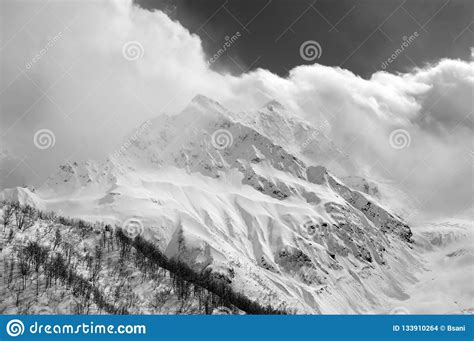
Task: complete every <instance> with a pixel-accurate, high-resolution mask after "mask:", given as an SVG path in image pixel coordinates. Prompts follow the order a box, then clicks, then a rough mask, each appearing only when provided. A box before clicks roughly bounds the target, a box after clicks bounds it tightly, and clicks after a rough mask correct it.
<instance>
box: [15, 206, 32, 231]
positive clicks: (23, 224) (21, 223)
mask: <svg viewBox="0 0 474 341" xmlns="http://www.w3.org/2000/svg"><path fill="white" fill-rule="evenodd" d="M36 213H37V212H36V210H35V208H34V207H32V206H30V205H25V206H23V207H21V206H19V207H18V208H16V209H15V220H16V226H17V227H18V229H19V230H26V229H28V228H30V227H31V226H33V225H34V224H35V221H36Z"/></svg>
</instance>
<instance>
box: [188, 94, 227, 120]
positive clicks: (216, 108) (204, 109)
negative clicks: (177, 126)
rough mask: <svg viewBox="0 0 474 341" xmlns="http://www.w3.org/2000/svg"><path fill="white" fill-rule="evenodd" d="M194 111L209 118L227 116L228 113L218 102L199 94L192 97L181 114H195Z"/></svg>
mask: <svg viewBox="0 0 474 341" xmlns="http://www.w3.org/2000/svg"><path fill="white" fill-rule="evenodd" d="M196 109H197V110H198V111H199V112H201V113H203V114H206V115H211V116H214V115H215V114H227V113H228V112H229V111H228V110H227V109H226V108H225V107H224V106H222V105H221V104H220V103H219V102H217V101H215V100H213V99H211V98H209V97H206V96H204V95H201V94H198V95H196V96H194V98H193V99H192V100H191V103H190V104H189V105H188V107H187V108H185V110H184V111H183V113H186V112H188V111H191V112H195V110H196Z"/></svg>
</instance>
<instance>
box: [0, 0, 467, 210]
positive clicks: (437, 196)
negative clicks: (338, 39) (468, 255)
mask: <svg viewBox="0 0 474 341" xmlns="http://www.w3.org/2000/svg"><path fill="white" fill-rule="evenodd" d="M3 6H4V11H3V12H2V22H3V27H5V29H4V31H5V32H4V34H3V36H2V42H1V46H2V47H3V49H2V80H1V90H0V91H2V92H1V94H0V97H1V98H0V101H1V103H2V106H1V109H0V110H1V112H0V114H1V120H0V134H1V142H2V146H5V147H4V148H6V149H8V152H9V154H10V155H11V156H12V158H13V159H15V160H13V161H10V162H8V159H7V158H5V159H4V161H3V162H2V163H3V166H2V168H3V172H4V173H3V175H2V177H3V183H0V185H2V186H4V187H5V186H11V185H18V184H20V183H19V182H24V183H35V184H39V183H41V182H42V181H44V179H45V177H47V176H48V175H49V174H51V172H52V171H53V170H54V169H56V167H57V165H58V164H59V163H61V162H63V161H64V159H70V160H73V159H84V158H97V157H102V156H103V155H104V154H106V153H109V152H111V151H112V150H113V148H115V147H116V146H117V144H119V143H120V141H121V139H122V138H123V136H124V135H125V134H126V133H127V132H129V131H130V130H131V129H133V128H134V127H137V126H139V125H140V124H141V123H142V122H143V121H144V120H146V119H148V118H151V117H154V116H157V115H160V114H162V113H168V114H173V113H176V112H179V111H180V110H181V109H182V108H183V107H184V106H185V105H186V104H187V103H188V102H189V101H190V100H191V98H192V97H193V96H194V95H196V94H197V93H201V94H204V95H206V96H209V97H211V98H214V99H216V100H218V101H220V102H221V103H223V104H224V105H225V106H227V107H229V108H230V109H233V110H247V109H250V108H256V107H259V106H261V105H263V104H264V103H265V102H267V101H268V100H269V99H271V98H274V99H277V100H278V101H280V102H282V103H283V104H285V106H287V108H289V109H290V111H291V112H293V113H294V114H295V115H299V116H302V117H304V118H306V119H308V120H310V121H313V122H314V123H316V124H321V122H323V121H324V122H328V123H329V125H328V131H327V133H328V134H329V136H330V137H331V138H332V139H333V140H334V141H335V142H336V143H337V144H338V145H339V146H340V148H341V149H343V150H345V151H346V152H347V153H348V154H350V155H351V156H352V157H353V158H355V159H356V160H357V161H359V163H360V164H361V165H362V168H361V170H360V174H359V175H370V176H372V177H380V178H384V179H388V180H390V181H391V182H392V183H393V185H394V186H398V187H400V188H401V189H403V190H405V191H406V192H407V193H408V194H409V195H410V197H411V198H413V200H414V201H416V202H417V203H418V205H419V206H420V207H422V208H423V209H424V210H425V211H427V212H431V213H437V214H443V215H444V214H451V215H452V214H455V213H459V212H461V213H462V212H464V211H465V210H466V209H468V208H470V207H471V206H472V183H473V182H472V180H473V178H472V136H473V135H472V133H473V131H472V130H473V128H472V118H473V106H472V98H473V86H474V67H473V66H474V65H473V62H472V61H471V62H466V61H461V60H441V61H439V62H437V63H435V64H431V65H425V66H423V67H421V68H416V69H414V70H412V71H411V72H410V73H405V74H390V73H386V72H377V73H374V74H373V75H372V77H371V78H370V79H368V80H366V79H362V78H360V77H358V76H357V75H355V74H353V73H352V72H350V71H348V70H345V69H341V68H337V67H327V66H323V65H319V64H314V65H306V66H299V67H296V68H294V69H293V70H291V72H290V74H289V76H288V77H287V78H281V77H279V76H277V75H275V74H272V73H271V72H269V71H267V70H262V69H258V70H256V71H253V72H249V73H246V74H242V75H240V76H238V77H236V76H232V75H230V74H222V73H217V72H215V71H213V70H211V69H210V68H209V66H208V65H207V64H208V63H207V60H208V57H209V56H206V55H205V53H204V52H203V49H202V46H201V41H200V39H199V37H198V36H197V35H195V34H191V33H190V32H189V31H188V30H186V29H185V28H183V27H182V26H181V25H180V24H179V23H178V22H175V21H172V20H171V19H169V18H168V17H167V16H166V15H165V14H164V13H162V12H160V11H155V12H150V11H147V10H144V9H141V8H138V7H136V6H134V5H132V3H131V1H94V2H86V3H81V4H79V3H78V2H73V1H71V2H58V3H49V4H47V5H46V7H44V8H42V6H44V5H43V4H42V3H35V2H28V3H23V2H21V3H13V2H8V3H6V4H4V5H3ZM35 13H39V14H35ZM31 17H33V19H32V20H31V21H30V22H29V24H28V25H27V26H26V28H24V29H22V30H20V29H21V27H22V25H23V23H24V22H26V21H27V20H28V18H31ZM19 30H20V31H19ZM240 39H245V37H244V36H243V37H242V38H240ZM127 44H128V46H132V47H133V48H134V49H133V50H130V51H129V50H124V46H127ZM130 44H132V45H130ZM128 53H129V54H128ZM45 128H47V129H50V130H51V131H53V132H54V134H55V144H54V147H52V148H49V149H47V150H41V149H38V148H37V147H36V146H35V145H34V143H33V136H34V134H35V132H37V131H38V130H39V129H45ZM394 132H402V133H403V134H402V135H398V136H394V134H393V133H394ZM397 143H401V145H400V144H398V145H397ZM400 147H402V148H400ZM18 160H24V161H23V162H22V164H21V166H19V167H17V168H16V169H14V167H15V165H17V164H18ZM7 175H8V176H7Z"/></svg>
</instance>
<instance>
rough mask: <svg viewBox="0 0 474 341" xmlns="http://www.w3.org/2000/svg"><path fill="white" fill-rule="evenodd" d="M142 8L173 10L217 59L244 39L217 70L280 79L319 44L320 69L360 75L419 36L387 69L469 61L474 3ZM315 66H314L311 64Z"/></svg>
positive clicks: (182, 2)
mask: <svg viewBox="0 0 474 341" xmlns="http://www.w3.org/2000/svg"><path fill="white" fill-rule="evenodd" d="M137 2H138V3H139V4H140V5H141V6H143V7H145V8H148V9H152V8H160V9H163V8H164V7H166V9H167V10H168V11H170V12H172V13H171V14H170V15H171V16H173V17H174V18H176V19H177V20H179V21H180V23H181V24H182V25H184V26H185V27H187V28H188V29H189V30H190V31H191V32H194V33H196V34H198V35H199V36H200V37H201V39H202V41H203V45H204V49H205V51H206V52H207V53H208V54H209V55H212V54H213V53H214V52H215V51H217V50H218V49H219V48H220V47H221V46H222V44H223V42H224V37H225V36H231V35H232V34H234V33H235V32H236V31H239V32H241V33H242V37H241V38H240V39H239V41H238V42H237V43H236V44H235V45H234V46H233V47H232V49H230V51H228V52H227V53H226V55H225V56H223V57H222V58H219V60H218V62H217V63H216V64H215V65H214V67H216V68H222V67H225V68H226V69H228V70H231V71H232V72H233V73H241V72H242V70H244V71H247V70H248V69H255V68H258V67H261V68H266V69H269V70H270V71H272V72H274V73H277V74H279V75H286V74H287V72H288V70H290V69H291V68H293V67H294V66H296V65H301V64H303V63H305V61H304V60H302V59H301V57H300V55H299V46H300V45H301V44H302V43H303V42H304V41H307V40H315V41H317V42H319V44H320V45H321V47H322V55H321V58H320V59H319V60H318V61H317V62H318V63H320V64H324V65H329V66H341V67H343V68H346V69H349V70H351V71H353V72H355V73H357V74H359V75H361V76H363V77H367V76H369V75H370V74H372V73H373V72H374V71H375V70H380V69H381V64H382V62H383V61H384V60H386V59H387V58H388V57H390V55H391V54H392V53H393V52H394V51H395V50H396V49H397V48H399V47H400V45H401V44H402V43H403V37H404V36H410V35H411V34H413V33H414V32H415V31H416V32H418V33H419V37H418V38H417V39H416V41H415V42H413V44H411V45H410V46H409V48H408V49H407V51H406V52H405V53H404V54H403V56H401V57H400V58H397V59H396V60H395V62H393V63H392V64H390V65H389V66H388V67H387V70H388V71H402V72H403V71H407V69H411V68H412V67H414V66H423V65H424V63H427V62H431V61H437V60H439V59H440V58H445V57H446V58H452V59H455V58H460V59H463V60H470V55H471V52H470V47H471V46H473V45H474V44H473V34H472V30H473V29H474V23H473V11H474V2H473V1H467V0H414V1H412V0H410V1H403V0H385V1H380V0H357V1H355V0H341V1H332V0H319V1H314V0H292V1H290V0H252V1H241V0H227V1H226V0H204V1H195V0H179V1H163V0H138V1H137ZM307 63H310V62H307Z"/></svg>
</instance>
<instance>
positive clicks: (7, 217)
mask: <svg viewBox="0 0 474 341" xmlns="http://www.w3.org/2000/svg"><path fill="white" fill-rule="evenodd" d="M14 211H15V208H14V207H13V205H10V204H8V203H4V205H3V232H5V229H6V228H7V226H8V225H9V224H10V223H11V222H12V220H13V212H14Z"/></svg>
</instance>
